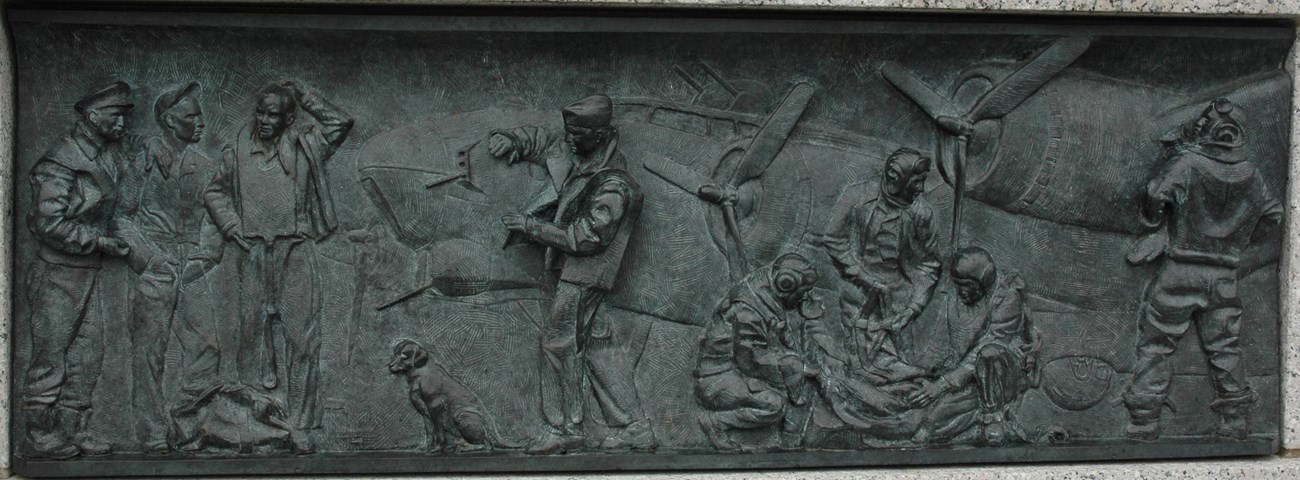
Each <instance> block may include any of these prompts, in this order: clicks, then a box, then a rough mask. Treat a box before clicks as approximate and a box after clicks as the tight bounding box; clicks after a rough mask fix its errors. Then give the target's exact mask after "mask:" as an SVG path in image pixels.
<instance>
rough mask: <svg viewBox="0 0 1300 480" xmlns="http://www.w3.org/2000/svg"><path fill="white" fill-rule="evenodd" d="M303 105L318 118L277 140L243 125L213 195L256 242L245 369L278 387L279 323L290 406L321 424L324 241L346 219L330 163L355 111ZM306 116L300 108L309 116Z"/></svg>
mask: <svg viewBox="0 0 1300 480" xmlns="http://www.w3.org/2000/svg"><path fill="white" fill-rule="evenodd" d="M299 100H300V101H299V103H298V104H297V108H298V109H299V110H301V111H303V112H305V113H306V114H308V115H311V116H312V117H313V118H315V119H316V124H315V125H313V124H310V123H309V122H306V121H301V120H300V121H298V122H295V123H293V124H291V125H290V126H288V127H287V128H286V129H285V130H284V131H283V132H282V133H281V134H280V136H279V137H278V138H276V139H275V140H274V141H273V143H272V144H269V145H268V144H265V143H264V142H262V141H260V140H259V139H258V137H257V133H258V132H257V128H256V125H249V126H247V127H245V128H243V129H242V130H241V131H240V132H239V134H238V136H236V138H235V139H234V141H233V142H231V144H230V145H229V146H228V147H227V148H226V149H225V150H224V152H223V155H222V159H221V163H220V167H219V169H218V171H217V174H216V175H215V176H214V178H213V181H212V183H211V184H210V185H209V186H208V188H207V189H206V190H205V192H204V202H205V204H206V205H207V208H208V212H209V213H210V214H211V215H212V219H213V221H214V222H215V223H216V225H217V227H218V228H219V229H220V231H221V232H222V234H223V235H224V236H227V237H229V236H231V232H232V231H236V229H238V230H237V231H240V232H242V234H243V236H244V239H246V240H248V241H249V242H251V248H250V250H249V252H247V254H246V255H244V258H243V266H242V269H241V272H242V277H241V280H242V282H243V285H242V286H241V295H240V296H241V301H240V306H241V312H240V320H241V334H240V346H239V359H238V363H239V371H240V375H241V377H242V379H243V381H244V382H245V383H246V384H249V385H258V384H261V385H263V386H265V387H267V388H274V387H275V386H277V384H278V379H276V376H275V375H276V374H275V369H276V366H275V360H274V350H273V344H271V342H270V338H271V337H269V335H270V332H271V324H272V323H273V322H276V321H278V322H280V323H281V324H282V325H283V327H284V331H285V338H286V340H287V344H288V350H289V359H288V360H289V361H288V376H289V379H288V389H289V394H288V399H289V400H288V403H289V405H288V409H287V410H288V412H289V416H290V423H291V424H292V425H293V426H294V427H295V428H298V429H304V430H305V429H313V428H318V427H320V425H321V418H322V415H323V412H324V411H323V404H322V403H321V399H320V383H321V375H320V348H321V331H320V315H319V306H320V299H319V295H320V286H319V278H318V275H317V270H316V258H315V244H316V242H317V241H319V240H320V239H321V238H323V237H324V236H325V235H327V234H329V233H330V232H332V231H333V230H334V229H335V228H336V227H337V224H338V221H337V219H336V216H335V212H334V203H333V200H332V199H331V197H330V188H329V185H328V183H327V182H326V175H325V170H324V167H325V162H326V161H327V160H328V159H329V158H330V157H332V156H333V155H334V152H335V151H336V150H337V149H338V147H339V146H340V145H342V144H343V141H344V140H345V139H346V138H347V134H348V132H349V131H350V130H351V128H352V118H351V117H349V116H347V115H346V114H345V113H343V112H342V111H341V110H339V109H338V108H337V107H335V106H333V105H331V104H330V103H329V102H327V101H325V100H324V99H322V98H320V97H318V96H316V95H312V94H306V95H303V96H302V98H301V99H299ZM300 116H301V114H300Z"/></svg>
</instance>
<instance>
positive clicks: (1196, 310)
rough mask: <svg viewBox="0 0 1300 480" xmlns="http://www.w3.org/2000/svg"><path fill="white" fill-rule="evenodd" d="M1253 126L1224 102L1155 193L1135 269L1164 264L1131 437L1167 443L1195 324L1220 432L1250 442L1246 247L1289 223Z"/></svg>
mask: <svg viewBox="0 0 1300 480" xmlns="http://www.w3.org/2000/svg"><path fill="white" fill-rule="evenodd" d="M1244 120H1245V119H1244V115H1243V112H1242V111H1241V109H1240V108H1238V107H1237V106H1236V105H1234V104H1233V103H1232V102H1230V101H1228V100H1227V99H1222V98H1221V99H1218V100H1215V101H1214V102H1212V103H1211V104H1210V106H1208V107H1206V108H1205V110H1204V111H1203V112H1202V113H1201V115H1200V117H1199V118H1197V119H1196V120H1195V121H1194V122H1191V123H1189V124H1187V125H1186V126H1184V127H1183V131H1182V134H1181V138H1179V139H1177V140H1176V141H1174V142H1172V143H1171V156H1170V159H1169V161H1168V162H1167V163H1166V164H1165V167H1164V168H1163V170H1162V171H1161V172H1160V173H1159V174H1158V175H1157V176H1156V177H1155V178H1154V179H1152V180H1151V181H1150V183H1148V184H1147V189H1146V194H1145V198H1144V202H1143V205H1142V210H1141V221H1142V224H1143V225H1144V226H1145V227H1147V228H1148V229H1149V230H1148V232H1149V233H1148V234H1147V235H1146V236H1145V237H1144V238H1143V239H1142V240H1141V241H1140V242H1139V243H1138V245H1137V246H1136V247H1135V248H1134V250H1133V252H1131V253H1130V254H1129V256H1128V260H1129V262H1130V263H1132V264H1142V263H1149V262H1153V261H1156V260H1157V259H1160V258H1161V257H1162V256H1163V259H1161V260H1160V267H1159V270H1158V273H1157V274H1156V277H1155V278H1154V279H1153V280H1152V282H1151V283H1150V285H1148V287H1147V289H1146V293H1145V299H1144V301H1143V306H1142V321H1141V322H1140V324H1139V334H1138V335H1139V342H1138V347H1137V360H1136V363H1135V365H1134V370H1133V383H1132V384H1131V385H1130V386H1129V388H1128V391H1127V392H1125V394H1124V404H1125V406H1127V407H1128V411H1129V418H1130V424H1129V426H1128V427H1127V429H1126V430H1125V434H1126V435H1127V436H1128V437H1130V438H1133V439H1136V440H1142V441H1152V440H1155V439H1156V438H1158V437H1159V436H1160V423H1159V422H1160V410H1161V407H1162V406H1163V405H1164V404H1165V401H1166V399H1167V398H1168V395H1169V387H1170V381H1171V379H1172V376H1173V366H1172V365H1171V363H1170V361H1169V360H1170V357H1171V356H1173V354H1174V353H1175V352H1176V351H1177V347H1178V341H1179V339H1181V338H1182V336H1183V335H1184V334H1185V333H1187V330H1188V328H1189V327H1190V326H1191V324H1192V323H1193V322H1195V323H1196V329H1197V332H1198V334H1199V337H1200V343H1201V348H1202V350H1204V352H1205V356H1206V363H1207V364H1208V367H1209V371H1210V380H1211V381H1210V384H1211V385H1212V386H1213V387H1214V392H1215V400H1214V401H1213V403H1211V405H1210V406H1211V408H1212V409H1213V410H1214V411H1216V412H1218V414H1219V417H1220V423H1219V427H1218V432H1217V433H1218V434H1219V435H1221V436H1224V437H1229V438H1234V439H1245V438H1246V436H1247V435H1248V433H1249V430H1248V428H1247V422H1246V411H1247V409H1248V408H1249V406H1250V405H1251V404H1252V403H1254V401H1255V394H1254V392H1252V391H1251V388H1250V385H1249V384H1248V383H1247V381H1246V369H1245V365H1244V363H1243V358H1242V355H1241V346H1240V343H1239V337H1240V333H1241V313H1242V303H1241V299H1240V298H1239V297H1238V295H1237V267H1238V265H1239V264H1240V262H1241V258H1242V254H1243V252H1244V251H1245V250H1246V248H1247V247H1248V246H1249V245H1250V244H1252V243H1255V242H1257V241H1259V240H1261V239H1262V238H1263V237H1264V236H1266V235H1267V234H1268V233H1269V232H1270V231H1271V230H1273V228H1274V227H1276V226H1277V225H1278V224H1279V223H1280V222H1281V220H1282V205H1281V204H1280V203H1278V201H1277V199H1276V198H1274V197H1273V194H1272V193H1271V192H1270V191H1269V187H1268V184H1267V183H1266V182H1265V181H1264V178H1263V176H1262V175H1261V174H1260V172H1259V171H1258V170H1256V169H1255V166H1254V165H1253V164H1251V163H1250V162H1249V161H1247V159H1246V158H1245V155H1244V152H1243V151H1242V149H1241V147H1242V146H1243V145H1245V142H1246V136H1245V130H1244V123H1245V122H1244Z"/></svg>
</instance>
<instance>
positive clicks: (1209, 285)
mask: <svg viewBox="0 0 1300 480" xmlns="http://www.w3.org/2000/svg"><path fill="white" fill-rule="evenodd" d="M1193 322H1195V323H1196V331H1197V333H1198V334H1199V336H1200V344H1201V349H1202V350H1204V352H1205V357H1206V361H1207V363H1208V364H1209V371H1210V382H1211V384H1212V386H1213V387H1214V392H1215V394H1216V396H1217V397H1218V401H1220V402H1227V403H1234V402H1237V403H1239V402H1241V401H1245V400H1247V399H1250V398H1252V397H1251V392H1250V385H1249V384H1248V383H1247V382H1246V374H1245V373H1246V372H1245V365H1244V364H1243V363H1242V361H1241V345H1240V343H1239V342H1238V339H1239V337H1240V334H1241V299H1239V298H1238V297H1237V272H1236V269H1234V268H1230V267H1222V266H1215V265H1204V264H1195V263H1182V262H1178V261H1175V260H1171V259H1166V260H1165V262H1164V264H1163V265H1161V267H1160V272H1159V273H1158V274H1157V275H1156V278H1155V280H1154V281H1152V282H1151V284H1150V285H1149V286H1148V287H1147V291H1146V301H1145V303H1144V305H1143V307H1142V322H1141V324H1140V325H1139V339H1140V342H1139V344H1138V348H1137V362H1136V364H1135V366H1134V370H1133V383H1132V385H1130V386H1129V389H1128V392H1127V393H1125V395H1124V401H1125V404H1126V405H1127V406H1128V409H1129V412H1130V413H1131V414H1132V415H1133V416H1134V418H1147V419H1154V418H1159V416H1160V407H1161V405H1163V404H1164V402H1165V399H1166V398H1168V396H1169V385H1170V381H1171V379H1172V377H1173V366H1172V365H1170V363H1169V357H1170V356H1171V355H1173V354H1174V352H1175V351H1176V350H1177V347H1178V341H1179V339H1181V338H1182V337H1183V334H1185V333H1187V329H1188V328H1189V327H1190V326H1191V324H1192V323H1193Z"/></svg>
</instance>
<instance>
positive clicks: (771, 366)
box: [695, 268, 811, 448]
mask: <svg viewBox="0 0 1300 480" xmlns="http://www.w3.org/2000/svg"><path fill="white" fill-rule="evenodd" d="M768 277H769V269H767V268H764V269H760V270H758V271H755V272H754V273H751V274H749V275H748V276H747V277H745V278H744V279H743V280H741V282H740V283H739V284H737V285H736V286H734V287H732V288H731V290H730V291H728V292H727V295H726V297H725V299H724V300H723V301H722V302H720V303H719V304H718V307H717V309H716V310H715V311H714V313H713V316H712V317H711V318H710V320H709V324H708V326H707V327H706V328H705V330H704V334H703V336H702V337H701V338H700V353H699V360H698V362H697V364H696V368H695V398H696V400H697V401H698V402H699V403H700V405H701V406H703V407H704V408H705V409H707V410H709V412H708V413H707V414H706V415H708V416H709V418H707V419H706V420H705V421H704V422H703V423H704V425H705V429H706V433H707V434H709V435H710V439H711V441H714V442H715V443H717V442H718V440H716V438H718V436H717V433H716V432H710V431H709V429H712V428H718V427H722V428H728V429H751V428H757V427H763V426H768V425H775V424H777V423H778V422H780V423H781V424H782V432H783V433H784V434H785V436H784V437H783V443H784V444H787V446H794V445H795V444H796V443H797V442H796V441H795V440H794V439H793V438H791V437H794V436H800V435H802V430H803V427H804V424H805V423H806V422H807V419H808V413H809V409H810V406H809V405H808V398H807V397H809V396H810V395H811V394H810V387H811V385H810V384H809V383H808V381H807V373H806V370H807V369H806V368H805V359H804V356H803V352H805V351H806V350H807V349H806V348H805V347H804V338H803V335H802V325H803V318H802V317H800V316H799V315H790V314H789V312H788V311H787V309H785V308H784V307H783V306H782V305H781V302H780V300H778V299H777V298H776V297H775V291H774V288H773V286H772V285H771V282H770V280H769V278H768ZM718 424H720V425H718ZM715 425H716V426H715ZM715 446H717V447H720V448H726V447H731V446H732V445H725V444H724V445H717V444H715Z"/></svg>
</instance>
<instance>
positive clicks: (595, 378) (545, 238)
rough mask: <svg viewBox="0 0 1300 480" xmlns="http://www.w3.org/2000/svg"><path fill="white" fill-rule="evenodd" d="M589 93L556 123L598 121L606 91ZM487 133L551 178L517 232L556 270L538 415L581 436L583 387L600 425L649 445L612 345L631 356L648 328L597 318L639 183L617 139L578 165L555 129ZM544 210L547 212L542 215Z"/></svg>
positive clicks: (635, 209)
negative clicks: (589, 394) (542, 250)
mask: <svg viewBox="0 0 1300 480" xmlns="http://www.w3.org/2000/svg"><path fill="white" fill-rule="evenodd" d="M599 97H602V96H598V97H592V98H589V99H585V100H583V101H579V102H577V103H575V104H573V105H570V106H568V107H566V108H565V110H564V112H563V113H564V115H565V120H566V123H568V124H573V123H575V122H577V123H581V124H583V125H584V126H591V127H597V128H598V127H602V126H608V122H609V115H610V113H609V108H610V107H609V104H608V97H604V98H603V99H600V98H599ZM592 102H595V104H596V105H595V106H594V107H592V108H594V109H595V110H596V113H595V114H594V117H596V118H595V119H594V120H593V114H592V112H591V110H590V108H589V107H591V105H590V104H591V103H592ZM493 133H494V134H500V135H504V136H506V137H508V138H510V139H511V140H512V142H513V144H514V145H515V148H516V152H517V153H518V154H519V158H520V159H521V160H523V161H529V162H534V163H538V164H541V165H543V166H544V167H545V168H546V170H547V173H549V175H550V179H551V182H550V183H548V184H547V185H546V186H545V187H544V188H543V190H542V191H541V192H540V193H539V194H538V195H536V196H535V197H534V199H533V200H532V201H530V202H529V205H530V207H529V208H528V213H529V214H530V216H529V219H530V220H529V224H530V226H529V228H527V229H526V231H525V232H523V236H524V237H525V240H527V241H530V242H535V243H539V244H542V245H545V246H546V247H547V249H546V267H547V268H548V269H551V270H559V282H558V284H557V285H556V288H555V298H554V301H553V303H552V305H551V310H550V313H549V315H548V316H547V317H546V321H545V324H544V325H543V328H542V341H541V355H542V365H541V366H540V372H539V373H540V378H541V402H542V414H543V416H544V417H545V419H546V421H547V423H548V424H549V425H550V426H551V427H552V428H554V429H555V430H556V433H558V434H561V435H568V436H580V435H582V426H581V424H582V420H583V413H584V412H583V403H584V400H585V398H586V394H587V392H588V391H592V392H594V394H595V398H596V402H597V403H598V404H599V405H600V409H601V411H602V412H603V414H604V419H605V423H606V424H607V425H608V426H610V427H613V428H615V429H620V430H633V431H632V432H626V434H627V435H633V436H637V437H638V438H639V439H640V440H638V441H637V442H634V445H633V446H634V447H637V448H647V447H652V446H653V433H652V432H651V430H650V427H649V422H648V420H646V417H645V413H644V411H643V410H642V408H641V404H640V399H639V398H638V397H637V392H636V385H635V383H634V380H633V376H634V374H635V372H634V368H635V364H634V363H630V362H628V361H627V356H628V355H629V353H628V350H629V348H630V347H629V346H626V345H616V344H615V342H617V341H618V339H628V338H631V339H632V340H631V341H632V342H633V343H639V344H640V346H639V347H635V348H634V349H635V350H636V351H635V352H633V353H632V355H633V356H634V357H635V356H639V352H640V349H641V347H643V346H644V342H645V338H646V335H647V334H648V328H647V327H648V326H647V325H619V324H612V323H611V322H609V321H608V320H606V319H604V318H601V316H599V315H597V314H598V313H599V312H598V310H599V308H600V306H601V303H602V301H603V300H604V296H605V293H606V292H608V291H609V290H610V289H611V288H612V287H613V286H614V282H615V280H616V279H617V277H618V272H619V268H620V266H621V264H622V261H623V253H624V251H625V250H626V249H627V246H628V242H629V241H630V239H631V237H632V235H633V233H634V231H635V229H636V223H637V216H638V215H639V214H640V210H641V187H640V186H639V185H637V183H636V181H634V180H633V179H632V177H631V176H629V175H628V173H627V166H626V160H625V159H624V157H623V154H622V152H620V151H619V150H618V142H617V139H616V138H611V139H609V141H608V143H606V144H605V145H604V146H603V147H602V148H601V149H600V150H598V151H596V152H593V153H592V159H593V160H591V161H587V162H583V161H581V160H579V158H578V157H577V156H576V154H573V153H572V152H569V151H568V150H567V149H566V148H564V147H565V146H566V144H565V142H563V141H561V139H562V138H563V136H562V135H556V134H553V133H551V132H547V131H546V130H545V129H542V128H539V127H521V128H515V129H511V130H503V131H497V132H493ZM552 209H554V214H553V215H552V216H550V219H549V220H547V219H544V218H545V216H546V215H547V212H550V211H551V210H552ZM615 329H619V330H631V331H626V332H624V331H614V330H615ZM620 347H621V348H620ZM612 438H613V437H612ZM645 439H648V442H649V443H646V441H647V440H645ZM612 441H613V440H611V442H612ZM609 446H613V445H609Z"/></svg>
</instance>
